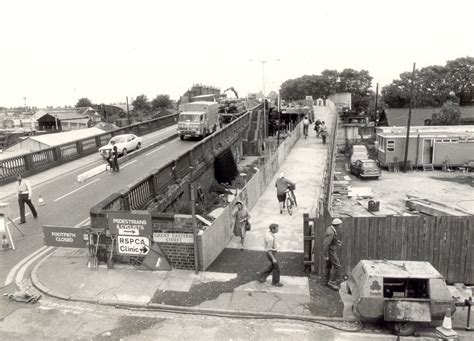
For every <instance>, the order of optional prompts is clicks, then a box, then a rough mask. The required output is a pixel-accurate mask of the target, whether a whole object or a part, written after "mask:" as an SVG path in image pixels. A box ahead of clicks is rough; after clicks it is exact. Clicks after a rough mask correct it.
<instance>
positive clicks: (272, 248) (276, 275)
mask: <svg viewBox="0 0 474 341" xmlns="http://www.w3.org/2000/svg"><path fill="white" fill-rule="evenodd" d="M277 233H278V224H270V226H269V231H268V232H267V234H266V235H265V240H264V247H265V251H267V257H268V259H269V260H270V262H271V264H270V265H269V266H268V267H267V268H266V269H265V270H264V271H263V272H259V273H257V275H258V281H259V282H261V283H265V281H266V280H267V277H268V276H269V275H270V274H272V285H273V286H276V287H282V286H283V284H281V283H280V264H279V263H278V259H277V258H276V253H277V241H276V236H275V234H277Z"/></svg>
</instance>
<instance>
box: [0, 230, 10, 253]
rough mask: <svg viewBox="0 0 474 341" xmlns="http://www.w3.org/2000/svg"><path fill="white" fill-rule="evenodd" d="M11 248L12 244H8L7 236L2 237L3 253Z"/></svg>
mask: <svg viewBox="0 0 474 341" xmlns="http://www.w3.org/2000/svg"><path fill="white" fill-rule="evenodd" d="M9 248H10V244H8V240H7V236H5V234H3V235H2V248H1V250H2V251H6V250H8V249H9Z"/></svg>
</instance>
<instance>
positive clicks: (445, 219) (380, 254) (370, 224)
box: [313, 216, 474, 284]
mask: <svg viewBox="0 0 474 341" xmlns="http://www.w3.org/2000/svg"><path fill="white" fill-rule="evenodd" d="M329 224H330V219H328V218H327V217H326V218H324V217H323V218H314V243H313V245H314V252H315V254H314V271H316V272H318V273H319V274H321V271H322V264H323V254H322V241H323V239H324V232H325V230H326V227H327V226H328V225H329ZM338 233H339V235H340V236H341V239H342V242H343V246H342V247H341V248H340V250H339V251H338V252H339V255H340V257H341V262H342V270H343V273H346V274H349V273H350V272H351V271H352V269H353V268H354V266H355V265H356V264H357V263H358V262H359V261H360V260H361V259H391V260H413V261H427V262H430V263H431V264H432V265H433V266H434V267H435V268H436V269H437V270H438V271H439V272H440V273H441V274H442V275H443V276H444V278H445V279H446V280H447V281H448V282H449V283H454V282H463V283H466V284H472V283H474V261H473V258H474V257H473V255H474V251H473V250H474V217H454V216H440V217H423V216H420V217H353V218H344V223H343V224H342V225H340V226H339V231H338Z"/></svg>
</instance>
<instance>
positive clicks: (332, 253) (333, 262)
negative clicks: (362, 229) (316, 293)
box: [323, 218, 342, 290]
mask: <svg viewBox="0 0 474 341" xmlns="http://www.w3.org/2000/svg"><path fill="white" fill-rule="evenodd" d="M341 224H342V220H341V219H339V218H335V219H333V221H332V223H331V226H329V227H328V228H327V229H326V234H325V235H324V241H323V255H324V262H325V264H324V273H323V280H324V282H325V284H326V285H327V286H328V287H330V288H331V289H334V290H339V285H338V283H337V281H338V279H339V271H340V268H341V262H340V261H339V257H338V256H337V252H336V248H337V246H340V245H342V242H341V241H340V240H339V239H338V238H337V230H336V228H337V226H339V225H341ZM331 270H332V271H331Z"/></svg>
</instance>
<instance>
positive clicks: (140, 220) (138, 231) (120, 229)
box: [108, 211, 153, 236]
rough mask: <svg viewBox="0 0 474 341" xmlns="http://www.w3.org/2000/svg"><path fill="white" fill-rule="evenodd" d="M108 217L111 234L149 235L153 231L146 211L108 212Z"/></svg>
mask: <svg viewBox="0 0 474 341" xmlns="http://www.w3.org/2000/svg"><path fill="white" fill-rule="evenodd" d="M108 218H109V229H110V233H111V234H118V235H122V236H150V235H151V234H152V233H153V232H152V228H151V216H150V213H149V212H148V211H131V212H110V213H109V214H108Z"/></svg>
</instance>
